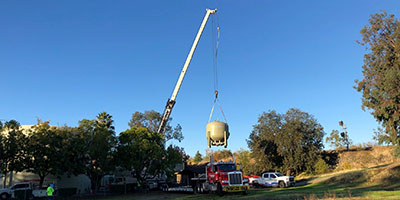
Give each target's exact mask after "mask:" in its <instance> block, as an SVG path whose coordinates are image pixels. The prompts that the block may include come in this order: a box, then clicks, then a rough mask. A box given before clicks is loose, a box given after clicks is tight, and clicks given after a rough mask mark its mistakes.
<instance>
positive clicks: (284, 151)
mask: <svg viewBox="0 0 400 200" xmlns="http://www.w3.org/2000/svg"><path fill="white" fill-rule="evenodd" d="M323 136H324V132H323V128H322V126H321V125H320V124H319V123H318V122H317V120H316V119H315V118H314V117H313V116H312V115H310V114H308V113H306V112H302V111H300V110H299V109H295V108H292V109H290V110H289V111H287V112H286V113H285V114H278V113H276V111H273V110H272V111H269V112H267V113H263V114H262V115H261V116H260V117H259V118H258V123H257V124H256V125H254V127H253V131H252V132H251V134H250V136H249V139H248V141H247V142H248V145H249V148H250V149H251V151H252V153H253V156H254V158H255V160H256V166H255V167H254V169H255V170H254V171H255V172H257V173H261V172H263V171H267V170H281V171H286V172H288V173H289V174H290V173H291V172H295V173H296V174H297V173H299V172H304V171H308V172H311V171H312V170H313V166H314V164H315V162H316V161H317V160H318V151H320V150H321V149H322V148H323V144H322V139H323Z"/></svg>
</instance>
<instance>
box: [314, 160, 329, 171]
mask: <svg viewBox="0 0 400 200" xmlns="http://www.w3.org/2000/svg"><path fill="white" fill-rule="evenodd" d="M330 171H331V169H330V168H329V165H328V164H327V163H326V162H325V160H324V159H322V158H319V159H318V161H317V162H316V163H315V166H314V172H315V174H325V173H328V172H330Z"/></svg>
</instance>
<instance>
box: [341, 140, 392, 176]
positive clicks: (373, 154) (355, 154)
mask: <svg viewBox="0 0 400 200" xmlns="http://www.w3.org/2000/svg"><path fill="white" fill-rule="evenodd" d="M393 150H394V147H392V146H389V147H386V146H374V147H372V148H370V149H369V150H358V151H349V152H342V153H340V154H339V161H338V165H337V166H336V171H341V170H350V169H362V168H368V167H373V166H376V165H381V164H387V163H392V162H395V161H396V160H398V159H396V158H394V157H393V155H392V151H393Z"/></svg>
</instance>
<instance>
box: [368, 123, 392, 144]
mask: <svg viewBox="0 0 400 200" xmlns="http://www.w3.org/2000/svg"><path fill="white" fill-rule="evenodd" d="M372 139H374V140H375V141H377V142H378V144H379V145H383V144H386V145H389V144H391V143H392V138H391V137H390V135H388V134H387V133H386V132H385V130H384V129H383V128H382V127H378V128H377V129H374V136H373V137H372Z"/></svg>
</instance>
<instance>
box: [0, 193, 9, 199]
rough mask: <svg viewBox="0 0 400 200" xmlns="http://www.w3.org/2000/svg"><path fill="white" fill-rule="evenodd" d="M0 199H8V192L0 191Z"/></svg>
mask: <svg viewBox="0 0 400 200" xmlns="http://www.w3.org/2000/svg"><path fill="white" fill-rule="evenodd" d="M0 199H1V200H7V199H10V195H9V194H8V193H2V194H1V195H0Z"/></svg>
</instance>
